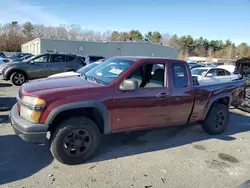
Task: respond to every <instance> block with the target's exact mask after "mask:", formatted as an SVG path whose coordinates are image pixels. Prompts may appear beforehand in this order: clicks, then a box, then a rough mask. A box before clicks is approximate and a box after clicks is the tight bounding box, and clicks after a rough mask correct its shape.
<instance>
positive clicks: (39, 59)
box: [33, 55, 48, 63]
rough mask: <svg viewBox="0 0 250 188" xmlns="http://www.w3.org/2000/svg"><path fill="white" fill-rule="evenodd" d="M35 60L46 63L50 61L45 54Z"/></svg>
mask: <svg viewBox="0 0 250 188" xmlns="http://www.w3.org/2000/svg"><path fill="white" fill-rule="evenodd" d="M33 61H34V62H35V63H46V62H47V61H48V56H47V55H43V56H40V57H37V58H36V59H33Z"/></svg>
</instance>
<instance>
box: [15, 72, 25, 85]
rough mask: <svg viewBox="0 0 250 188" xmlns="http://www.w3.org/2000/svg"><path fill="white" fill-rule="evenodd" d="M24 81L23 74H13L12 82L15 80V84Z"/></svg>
mask: <svg viewBox="0 0 250 188" xmlns="http://www.w3.org/2000/svg"><path fill="white" fill-rule="evenodd" d="M24 81H25V78H24V75H23V74H20V73H18V74H16V75H15V76H14V82H15V83H16V84H22V83H23V82H24Z"/></svg>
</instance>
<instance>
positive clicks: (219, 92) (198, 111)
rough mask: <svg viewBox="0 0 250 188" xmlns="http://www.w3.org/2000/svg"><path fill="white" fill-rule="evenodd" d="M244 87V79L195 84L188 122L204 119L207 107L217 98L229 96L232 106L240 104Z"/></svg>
mask: <svg viewBox="0 0 250 188" xmlns="http://www.w3.org/2000/svg"><path fill="white" fill-rule="evenodd" d="M244 87H245V81H244V80H235V81H231V82H226V83H219V84H210V85H203V86H200V85H195V86H194V93H195V100H194V107H193V112H192V114H191V116H190V119H189V122H190V123H192V122H195V121H197V120H201V121H202V120H204V118H205V117H206V113H207V111H208V109H209V108H210V106H211V105H212V103H213V101H215V100H216V99H217V98H221V97H225V98H229V100H230V101H229V102H230V105H233V106H237V105H239V104H241V103H242V102H243V98H244ZM230 105H229V106H230Z"/></svg>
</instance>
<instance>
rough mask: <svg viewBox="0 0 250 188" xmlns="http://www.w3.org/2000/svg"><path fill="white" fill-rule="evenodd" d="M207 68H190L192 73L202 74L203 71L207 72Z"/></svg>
mask: <svg viewBox="0 0 250 188" xmlns="http://www.w3.org/2000/svg"><path fill="white" fill-rule="evenodd" d="M207 71H208V69H199V68H198V69H192V70H191V73H192V75H203V74H204V73H205V72H207Z"/></svg>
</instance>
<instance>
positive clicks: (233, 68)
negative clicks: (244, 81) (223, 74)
mask: <svg viewBox="0 0 250 188" xmlns="http://www.w3.org/2000/svg"><path fill="white" fill-rule="evenodd" d="M217 68H221V69H225V70H227V71H229V72H230V73H231V74H234V75H237V76H238V78H241V77H242V75H241V74H240V72H239V70H238V68H237V67H236V66H235V65H219V66H217Z"/></svg>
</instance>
